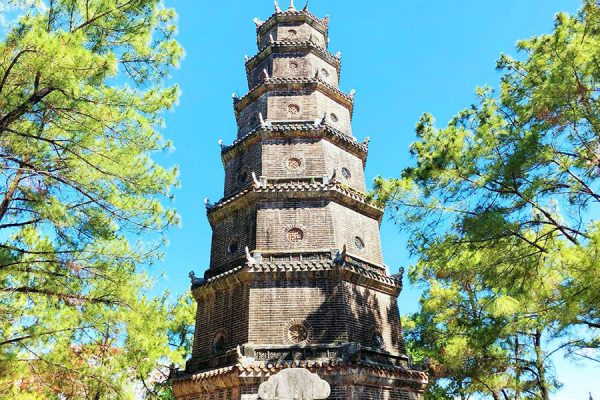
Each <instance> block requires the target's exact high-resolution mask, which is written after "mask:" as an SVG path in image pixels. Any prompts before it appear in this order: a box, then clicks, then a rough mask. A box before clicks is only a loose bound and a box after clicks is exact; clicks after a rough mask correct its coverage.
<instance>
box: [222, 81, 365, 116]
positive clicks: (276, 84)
mask: <svg viewBox="0 0 600 400" xmlns="http://www.w3.org/2000/svg"><path fill="white" fill-rule="evenodd" d="M282 90H287V91H289V90H313V91H314V90H318V91H320V92H321V93H323V94H324V95H326V96H328V97H329V98H331V99H332V100H334V101H337V102H339V103H340V104H342V105H343V106H344V107H346V108H347V109H348V110H349V111H350V116H352V114H353V113H354V98H353V97H352V96H350V95H349V94H346V93H344V92H342V91H341V90H340V89H338V88H336V87H335V86H333V85H330V84H329V83H327V82H325V81H323V80H322V79H320V78H317V77H314V78H303V77H296V78H265V79H264V80H263V81H262V82H261V83H259V84H258V85H256V86H254V87H253V88H252V89H250V90H249V91H248V93H247V94H245V95H244V96H243V97H242V98H240V99H237V100H236V101H235V103H234V107H233V108H234V110H235V112H236V113H239V112H241V111H242V110H243V109H244V108H246V107H248V106H249V105H250V104H252V102H254V101H256V100H257V99H258V98H260V97H261V96H263V95H264V94H266V93H269V92H274V91H282Z"/></svg>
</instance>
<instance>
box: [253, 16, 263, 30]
mask: <svg viewBox="0 0 600 400" xmlns="http://www.w3.org/2000/svg"><path fill="white" fill-rule="evenodd" d="M254 23H255V24H256V27H257V28H260V26H261V25H262V24H264V21H261V20H260V18H258V17H257V18H254Z"/></svg>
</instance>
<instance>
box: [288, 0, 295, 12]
mask: <svg viewBox="0 0 600 400" xmlns="http://www.w3.org/2000/svg"><path fill="white" fill-rule="evenodd" d="M288 11H296V6H295V5H294V0H290V8H288Z"/></svg>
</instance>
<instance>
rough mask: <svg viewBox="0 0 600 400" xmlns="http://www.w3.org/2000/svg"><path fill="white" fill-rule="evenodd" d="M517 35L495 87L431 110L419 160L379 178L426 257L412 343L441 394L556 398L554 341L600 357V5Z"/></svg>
mask: <svg viewBox="0 0 600 400" xmlns="http://www.w3.org/2000/svg"><path fill="white" fill-rule="evenodd" d="M518 48H519V50H520V51H521V55H522V57H520V58H518V59H514V58H511V57H508V56H505V55H503V56H502V57H501V58H500V60H499V61H498V68H499V70H500V71H502V72H503V79H502V83H501V87H500V88H499V90H498V91H497V92H496V91H492V90H491V89H489V88H481V89H478V91H477V95H478V99H479V100H478V102H477V103H476V104H474V105H472V106H470V107H468V108H466V109H465V110H463V111H461V112H460V113H458V114H457V115H456V116H455V117H454V119H453V120H452V121H451V122H450V123H449V124H448V126H446V127H442V128H439V127H437V126H436V125H435V122H434V119H433V117H432V116H431V115H428V114H426V115H424V116H423V117H422V118H421V120H420V121H419V123H418V124H417V128H416V132H417V136H418V140H417V141H416V142H415V143H414V144H413V146H412V148H411V152H412V154H413V155H414V156H415V158H416V165H415V166H414V167H412V168H408V169H406V170H405V171H404V173H403V175H402V177H401V178H398V179H382V178H379V179H377V181H376V193H375V199H376V200H377V201H379V202H380V204H385V205H387V207H388V209H389V211H391V215H392V217H393V218H394V219H395V220H396V222H398V224H399V225H400V226H402V227H403V229H407V230H409V231H410V232H411V235H410V237H411V238H412V240H411V242H410V247H411V249H412V251H413V253H414V254H416V255H418V256H419V261H418V263H417V264H416V265H415V266H414V267H412V269H411V271H410V278H411V280H412V281H413V282H414V283H418V284H420V285H422V286H423V287H424V288H425V291H424V294H423V296H422V298H421V310H420V312H419V313H417V314H416V315H414V316H412V318H410V321H408V323H407V325H408V328H409V333H408V342H409V346H410V347H411V351H412V352H413V356H414V357H415V358H417V359H424V358H429V359H430V361H431V364H430V365H431V368H432V371H433V372H434V377H435V378H437V379H434V381H435V384H434V385H433V386H432V388H431V390H430V395H431V397H430V398H432V399H451V398H452V399H453V398H460V399H467V398H471V396H484V397H485V398H493V399H498V400H499V399H504V400H508V399H542V400H548V399H549V398H550V396H551V393H552V391H553V390H554V389H556V388H557V387H558V386H559V383H558V379H559V378H560V373H556V371H554V370H553V368H552V356H553V354H555V355H556V356H559V357H562V355H563V354H564V353H567V354H569V355H572V356H580V357H586V358H588V359H591V360H594V361H595V362H600V354H599V353H598V348H599V346H600V222H599V219H598V217H599V216H600V108H599V107H600V102H599V94H600V6H599V5H598V3H597V2H596V1H592V0H588V1H586V2H585V3H584V6H583V8H582V10H581V12H580V13H579V14H578V15H575V16H569V15H565V14H559V15H558V16H557V17H556V24H555V29H554V32H552V33H550V34H547V35H542V36H538V37H534V38H532V39H529V40H525V41H521V42H519V44H518ZM557 378H558V379H557Z"/></svg>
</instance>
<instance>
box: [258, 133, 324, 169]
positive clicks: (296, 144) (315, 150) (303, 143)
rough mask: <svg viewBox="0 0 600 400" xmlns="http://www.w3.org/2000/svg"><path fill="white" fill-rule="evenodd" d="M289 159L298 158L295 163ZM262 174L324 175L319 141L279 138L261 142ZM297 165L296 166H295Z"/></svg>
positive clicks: (322, 156) (321, 147)
mask: <svg viewBox="0 0 600 400" xmlns="http://www.w3.org/2000/svg"><path fill="white" fill-rule="evenodd" d="M290 159H294V161H295V160H299V161H300V163H299V166H297V164H292V163H290ZM262 163H263V175H264V176H266V177H268V178H292V177H295V176H302V177H307V176H311V177H322V176H324V175H326V169H325V157H324V153H323V146H322V144H321V142H320V141H317V140H314V139H302V138H297V139H281V140H269V141H265V142H263V151H262ZM296 166H297V167H296Z"/></svg>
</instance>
